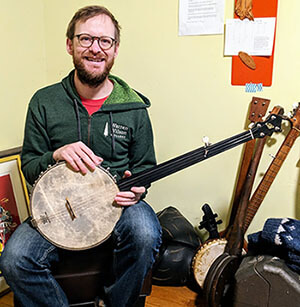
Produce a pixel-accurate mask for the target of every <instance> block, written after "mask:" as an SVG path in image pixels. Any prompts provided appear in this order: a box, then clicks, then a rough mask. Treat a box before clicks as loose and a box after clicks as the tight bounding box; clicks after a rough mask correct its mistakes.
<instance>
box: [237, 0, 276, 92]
mask: <svg viewBox="0 0 300 307" xmlns="http://www.w3.org/2000/svg"><path fill="white" fill-rule="evenodd" d="M252 4H253V7H252V12H253V15H254V18H261V17H277V4H278V0H265V1H262V0H252ZM234 17H235V18H238V17H237V16H236V15H235V16H234ZM275 30H276V24H275ZM274 48H275V35H274V44H273V51H272V55H271V56H253V59H254V61H255V64H256V69H255V70H252V69H250V68H248V67H247V66H246V65H245V64H243V63H242V61H241V60H240V58H239V57H238V56H233V57H232V69H231V84H232V85H245V84H246V83H262V84H263V86H271V85H272V75H273V59H274Z"/></svg>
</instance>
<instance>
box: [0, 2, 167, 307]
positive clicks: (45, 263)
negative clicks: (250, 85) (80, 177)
mask: <svg viewBox="0 0 300 307" xmlns="http://www.w3.org/2000/svg"><path fill="white" fill-rule="evenodd" d="M119 42H120V26H119V24H118V22H117V21H116V19H115V18H114V16H113V15H112V14H111V13H110V12H109V11H108V10H107V9H106V8H104V7H100V6H89V7H84V8H82V9H80V10H79V11H78V12H77V13H76V14H75V15H74V17H73V19H72V20H71V22H70V23H69V26H68V30H67V51H68V53H69V54H70V55H71V56H72V57H73V63H74V66H75V69H74V70H73V71H72V72H71V73H70V74H69V75H68V76H67V77H66V78H64V79H63V80H62V82H60V83H57V84H54V85H52V86H49V87H46V88H44V89H41V90H39V91H37V93H36V94H35V95H34V96H33V98H32V99H31V102H30V104H29V109H28V113H27V119H26V127H25V136H24V143H23V151H22V170H23V173H24V175H25V178H26V179H27V181H28V182H29V183H30V184H33V183H34V182H35V180H36V179H37V177H38V176H39V174H40V173H41V172H42V171H44V170H45V169H46V168H47V167H48V165H49V164H50V165H53V164H55V163H56V162H57V161H61V160H64V161H66V163H67V164H68V165H69V166H70V167H71V168H72V169H73V170H74V171H76V172H81V173H83V174H86V173H87V172H88V171H90V170H92V171H93V170H95V168H96V166H97V165H98V164H100V163H102V165H103V166H104V167H110V169H111V173H112V174H113V175H114V174H116V175H117V177H118V178H121V177H123V176H130V175H131V173H136V172H140V171H142V170H144V169H147V168H149V167H152V166H153V165H155V163H156V161H155V155H154V149H153V136H152V129H151V124H150V120H149V117H148V113H147V110H146V108H147V107H149V105H150V103H149V101H148V99H147V98H146V97H144V96H143V95H141V94H139V93H137V92H135V91H134V90H132V89H131V88H130V87H129V86H128V85H127V84H126V83H125V82H124V81H122V80H121V79H120V78H117V77H115V76H112V75H110V70H111V68H112V66H113V64H114V59H115V58H116V56H117V54H118V50H119ZM83 189H84V188H83ZM145 191H146V190H145V187H133V188H132V189H131V190H130V191H125V192H119V193H118V194H117V195H116V197H115V202H116V203H117V204H119V205H120V206H123V207H124V210H123V211H122V216H121V218H120V219H119V221H118V223H117V224H116V226H115V229H114V231H113V236H112V237H113V238H114V240H115V242H118V244H115V249H114V268H113V269H114V272H116V273H115V275H116V276H115V282H114V284H112V285H111V286H109V287H108V288H107V289H106V294H107V301H106V304H107V305H109V306H115V307H121V306H132V305H133V304H134V302H135V301H136V299H137V297H138V295H139V291H140V289H141V287H142V283H143V279H144V277H145V275H146V274H147V271H148V270H149V269H150V268H151V266H152V264H153V262H154V257H155V254H156V253H157V251H158V248H159V245H160V243H161V228H160V225H159V222H158V220H157V218H156V215H155V213H154V212H153V210H152V209H151V207H150V206H149V205H148V204H146V203H145V202H144V201H142V198H143V196H144V194H145ZM58 250H59V249H58V248H57V247H56V246H54V245H52V244H51V243H50V242H48V241H47V240H45V239H44V238H43V237H42V236H41V235H40V234H39V233H38V232H37V231H36V230H35V229H34V228H33V227H32V225H31V224H30V222H24V223H23V224H22V225H20V226H19V227H18V228H17V230H16V231H15V232H14V234H13V235H12V237H11V238H10V240H9V241H8V243H7V245H6V247H5V250H4V252H3V254H2V256H1V263H0V269H1V271H2V272H3V274H4V276H5V279H6V281H7V283H8V284H9V285H10V287H11V289H12V290H13V292H14V295H15V297H16V299H17V301H18V302H19V303H20V305H22V306H26V307H28V306H30V307H33V306H52V307H54V306H59V307H61V306H68V302H67V298H66V296H65V294H64V293H63V291H62V290H61V288H60V287H59V286H58V284H57V282H56V281H55V279H54V278H53V277H52V275H51V264H52V263H53V262H54V261H59V256H58V255H59V253H58Z"/></svg>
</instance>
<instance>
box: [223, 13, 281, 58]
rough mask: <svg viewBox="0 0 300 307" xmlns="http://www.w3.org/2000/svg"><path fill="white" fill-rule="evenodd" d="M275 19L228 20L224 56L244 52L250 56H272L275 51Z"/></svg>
mask: <svg viewBox="0 0 300 307" xmlns="http://www.w3.org/2000/svg"><path fill="white" fill-rule="evenodd" d="M274 34H275V17H269V18H255V19H254V21H251V20H249V19H244V20H240V19H237V18H235V19H227V20H226V31H225V49H224V55H238V53H239V51H244V52H246V53H248V54H249V55H257V56H270V55H271V54H272V50H273V42H274Z"/></svg>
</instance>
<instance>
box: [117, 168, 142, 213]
mask: <svg viewBox="0 0 300 307" xmlns="http://www.w3.org/2000/svg"><path fill="white" fill-rule="evenodd" d="M130 176H131V172H130V171H125V173H124V177H125V178H126V177H130ZM145 191H146V188H145V187H132V188H131V189H130V191H122V192H119V193H118V194H117V195H116V197H115V199H114V200H115V202H116V203H117V204H118V205H119V206H124V207H126V206H131V205H134V204H136V203H137V202H138V201H139V200H140V199H141V196H142V195H143V194H144V193H145Z"/></svg>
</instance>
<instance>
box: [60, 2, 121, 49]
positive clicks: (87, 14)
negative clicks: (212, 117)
mask: <svg viewBox="0 0 300 307" xmlns="http://www.w3.org/2000/svg"><path fill="white" fill-rule="evenodd" d="M98 15H106V16H108V17H110V19H111V21H112V22H113V24H114V26H115V40H116V41H117V42H118V43H119V42H120V30H121V26H120V25H119V23H118V21H117V20H116V18H115V17H114V15H113V14H112V13H111V12H110V11H109V10H108V9H107V8H105V7H103V6H99V5H91V6H85V7H83V8H81V9H79V10H78V11H77V12H76V13H75V15H74V16H73V18H72V19H71V21H70V23H69V25H68V29H67V33H66V35H67V38H69V39H73V37H74V32H75V26H76V23H77V22H79V21H83V22H84V21H87V20H88V19H90V18H92V17H95V16H98Z"/></svg>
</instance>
